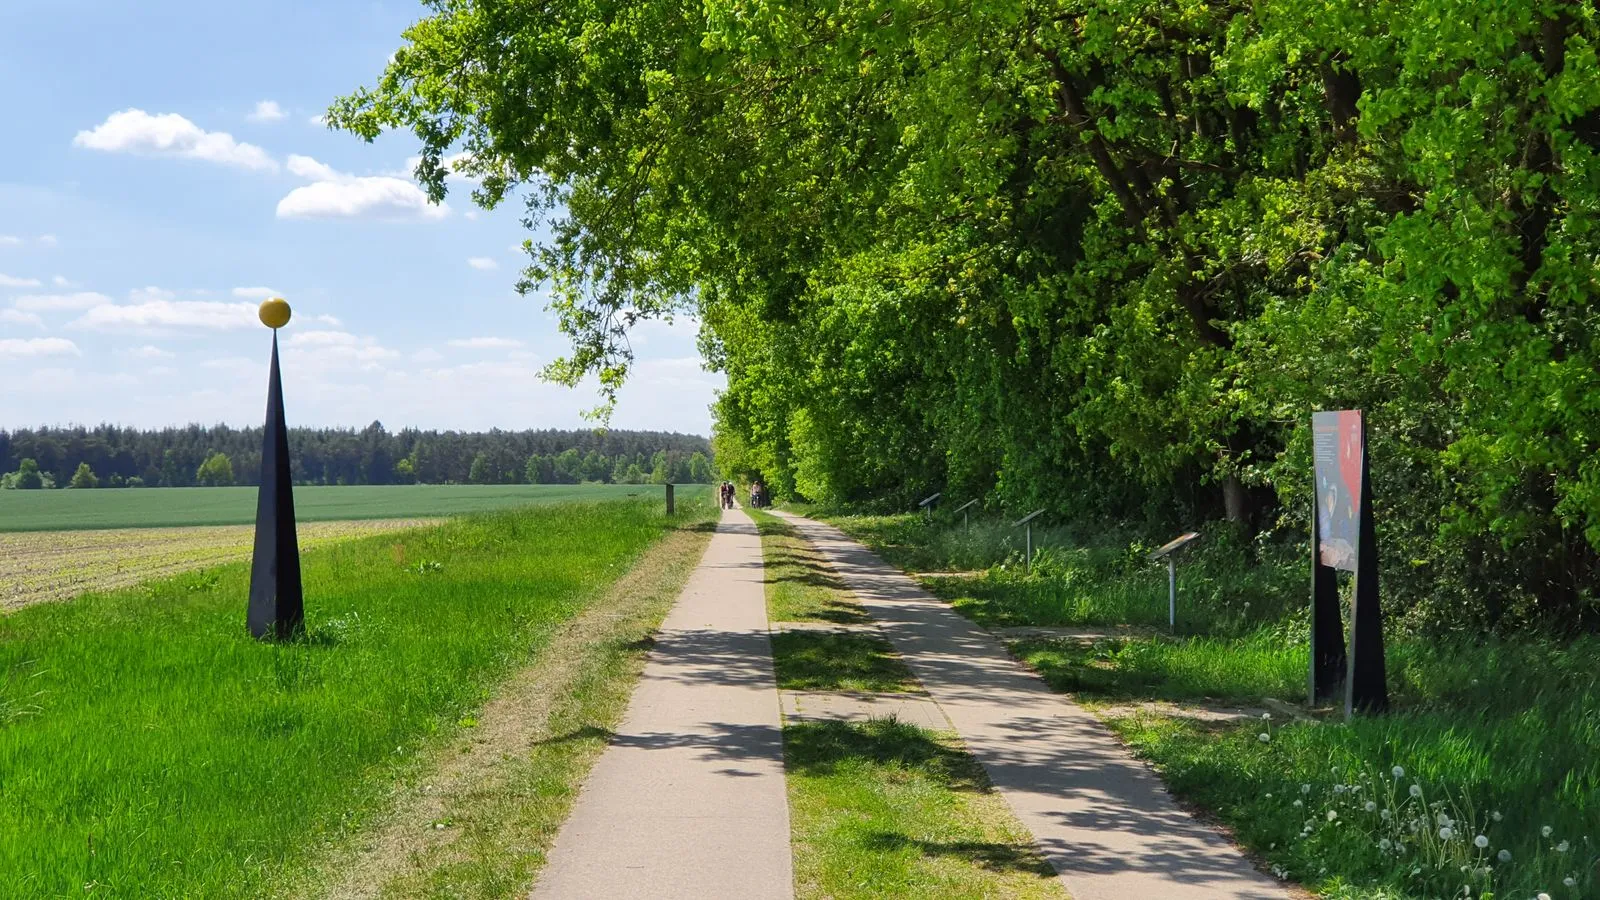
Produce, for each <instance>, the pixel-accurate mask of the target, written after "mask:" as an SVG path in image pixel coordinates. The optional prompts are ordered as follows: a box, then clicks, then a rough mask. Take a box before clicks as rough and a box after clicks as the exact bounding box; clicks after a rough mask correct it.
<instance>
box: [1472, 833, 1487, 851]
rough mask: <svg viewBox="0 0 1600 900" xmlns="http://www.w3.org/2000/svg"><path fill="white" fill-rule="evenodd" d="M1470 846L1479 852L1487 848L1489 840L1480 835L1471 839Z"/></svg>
mask: <svg viewBox="0 0 1600 900" xmlns="http://www.w3.org/2000/svg"><path fill="white" fill-rule="evenodd" d="M1472 845H1473V846H1474V847H1477V848H1478V849H1479V850H1482V849H1484V848H1485V847H1488V846H1489V838H1488V837H1486V836H1484V835H1481V834H1480V835H1478V836H1477V837H1475V838H1473V839H1472Z"/></svg>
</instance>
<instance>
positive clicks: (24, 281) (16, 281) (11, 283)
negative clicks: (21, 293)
mask: <svg viewBox="0 0 1600 900" xmlns="http://www.w3.org/2000/svg"><path fill="white" fill-rule="evenodd" d="M38 286H39V279H37V278H14V277H12V276H10V275H7V274H5V273H3V272H0V287H38Z"/></svg>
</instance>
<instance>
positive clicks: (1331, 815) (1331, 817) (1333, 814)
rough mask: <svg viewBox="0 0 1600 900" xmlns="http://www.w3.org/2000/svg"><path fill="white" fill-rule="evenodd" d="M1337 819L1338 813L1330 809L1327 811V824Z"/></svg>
mask: <svg viewBox="0 0 1600 900" xmlns="http://www.w3.org/2000/svg"><path fill="white" fill-rule="evenodd" d="M1337 818H1339V814H1338V813H1336V812H1334V811H1333V810H1331V809H1330V810H1328V821H1329V822H1332V821H1333V820H1334V819H1337Z"/></svg>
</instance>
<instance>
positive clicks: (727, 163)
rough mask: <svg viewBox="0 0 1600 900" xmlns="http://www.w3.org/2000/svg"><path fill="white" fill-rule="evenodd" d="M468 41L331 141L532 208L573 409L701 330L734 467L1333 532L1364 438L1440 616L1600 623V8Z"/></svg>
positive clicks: (423, 60)
mask: <svg viewBox="0 0 1600 900" xmlns="http://www.w3.org/2000/svg"><path fill="white" fill-rule="evenodd" d="M434 9H435V12H434V14H433V15H431V16H429V17H428V18H425V19H423V20H422V21H420V22H418V23H417V24H415V25H413V26H412V27H411V28H409V29H408V30H407V32H406V33H405V40H406V42H407V45H406V46H405V47H403V48H401V50H400V52H398V53H396V54H395V56H394V57H393V58H392V61H391V62H390V63H389V64H388V66H387V68H386V70H385V71H384V73H383V75H382V76H381V78H380V80H379V81H378V83H377V84H376V86H375V87H374V88H373V89H370V90H363V91H358V92H357V93H356V94H354V95H352V96H351V97H348V98H346V99H344V100H341V101H339V102H338V103H337V104H336V106H335V108H334V109H333V110H332V111H331V119H332V121H333V122H334V123H335V124H336V125H340V126H342V127H345V128H348V129H350V130H352V131H353V132H355V133H357V134H359V135H361V136H363V137H366V138H368V139H373V138H375V137H376V136H377V135H378V134H380V133H382V132H383V131H385V130H388V129H390V128H401V129H408V130H410V131H412V132H413V133H414V134H415V135H416V136H417V137H418V139H419V140H420V141H421V144H422V147H421V157H422V163H421V165H420V166H419V175H420V177H421V178H422V180H423V182H424V183H425V185H426V186H427V188H428V190H429V192H430V194H431V195H432V196H434V197H435V198H436V199H437V198H440V197H442V196H444V194H445V192H446V187H447V184H446V175H447V173H446V171H445V166H444V165H443V161H444V159H445V158H446V156H447V155H448V154H451V153H453V152H454V151H455V150H456V149H457V148H458V147H461V146H466V147H468V148H470V152H469V158H468V160H467V162H466V163H465V165H464V168H466V169H467V170H468V172H469V174H472V175H475V176H478V177H479V178H480V179H481V185H482V187H481V189H480V190H479V191H478V193H477V196H478V198H479V199H480V200H481V201H482V202H484V203H486V204H489V205H493V204H494V203H496V202H498V201H500V200H501V199H503V198H504V197H505V196H507V195H508V193H509V192H511V191H512V189H513V188H515V187H517V186H520V185H531V186H532V188H531V194H532V201H531V202H532V205H533V207H534V213H535V215H534V216H533V217H532V218H534V219H538V220H540V221H539V223H538V224H539V227H540V228H541V229H542V231H541V234H542V235H544V236H543V237H542V238H541V244H540V245H539V246H538V247H536V248H535V249H534V253H533V256H532V258H531V259H530V268H529V272H528V277H527V280H526V281H525V282H524V283H523V287H524V289H527V290H533V289H535V288H543V287H545V286H549V287H550V288H551V290H552V291H553V297H554V299H553V302H552V309H553V310H554V311H555V312H556V314H557V315H558V317H559V320H560V323H561V327H562V328H563V329H564V330H565V331H566V332H567V334H568V335H569V336H570V338H571V340H572V350H571V352H570V353H569V354H568V355H567V357H566V358H564V359H563V360H561V361H558V362H557V363H556V364H555V365H553V366H552V367H551V368H550V369H549V371H548V374H549V375H550V376H552V377H554V378H556V379H558V380H561V381H564V382H567V383H576V382H578V381H580V380H582V379H584V378H585V377H588V376H595V377H597V378H598V380H599V383H600V385H601V387H602V390H603V392H605V393H606V394H607V395H608V396H609V395H612V394H614V391H615V390H616V388H617V387H618V386H619V385H620V384H621V383H622V381H623V379H624V378H625V377H626V375H627V372H628V368H629V366H630V364H631V362H632V356H631V352H630V350H629V347H630V344H629V342H628V340H627V331H628V328H629V327H630V326H631V325H632V324H634V323H636V322H638V321H640V320H641V319H648V318H652V317H654V318H662V317H668V316H671V315H674V314H677V313H682V312H685V311H692V312H694V313H696V314H697V315H698V317H699V318H700V320H701V321H702V323H703V331H702V335H701V343H702V346H703V347H704V349H705V351H706V356H707V359H708V361H709V362H710V364H711V365H713V366H714V367H716V368H718V369H720V370H721V371H723V372H724V373H725V374H726V376H727V385H728V386H727V389H726V390H725V391H724V392H723V393H722V394H721V395H720V396H719V398H718V400H717V403H716V406H715V410H714V414H715V417H716V429H717V433H716V435H715V437H716V450H717V454H716V458H717V464H718V465H719V467H722V468H723V469H724V471H728V472H733V473H738V472H744V473H752V474H754V473H760V474H761V476H762V477H763V479H764V480H765V481H766V483H767V484H768V485H769V487H771V488H772V490H773V491H774V492H775V493H776V494H778V495H779V496H786V495H793V494H796V493H803V494H806V495H810V496H813V497H817V498H821V499H828V500H834V501H841V502H851V501H873V502H879V503H900V504H904V503H906V502H907V501H909V500H910V499H912V498H915V497H916V496H918V495H924V494H925V493H929V492H931V491H932V490H947V491H951V492H953V493H961V494H964V495H969V496H976V495H980V494H988V495H992V496H993V498H994V499H995V500H997V501H998V502H1000V503H1001V504H1003V505H1008V506H1013V507H1023V506H1033V505H1051V506H1053V507H1055V508H1060V509H1069V510H1085V511H1089V510H1093V511H1095V512H1094V514H1095V515H1108V516H1119V517H1124V518H1133V519H1137V520H1139V521H1145V522H1149V523H1151V525H1152V528H1157V527H1169V526H1171V525H1174V524H1176V523H1178V522H1180V521H1181V522H1185V523H1187V522H1194V521H1198V520H1204V519H1211V518H1224V517H1226V518H1230V519H1233V520H1235V521H1236V522H1238V523H1239V524H1240V525H1241V526H1243V527H1245V528H1247V529H1248V528H1254V527H1259V526H1261V525H1263V524H1270V523H1275V522H1282V523H1283V524H1285V525H1290V526H1294V527H1295V528H1297V529H1298V528H1303V527H1304V526H1305V525H1306V524H1307V523H1306V521H1305V513H1304V510H1305V509H1306V508H1307V506H1308V504H1307V502H1306V500H1307V497H1306V491H1307V485H1308V484H1309V482H1310V464H1311V463H1310V460H1311V454H1310V440H1309V434H1308V420H1309V414H1310V412H1311V411H1312V410H1314V409H1327V408H1344V407H1359V408H1362V409H1364V410H1366V411H1367V413H1368V415H1369V419H1370V421H1371V423H1372V429H1371V436H1370V443H1371V448H1370V449H1371V453H1372V456H1373V458H1374V459H1375V460H1377V459H1381V460H1383V463H1382V465H1381V466H1380V468H1379V469H1378V471H1377V472H1376V473H1375V483H1374V485H1373V487H1374V490H1373V497H1374V501H1375V503H1377V504H1378V520H1379V521H1380V522H1381V523H1383V524H1382V525H1381V526H1380V527H1381V528H1382V529H1383V534H1382V539H1383V544H1382V545H1383V547H1384V548H1385V550H1384V553H1385V554H1386V559H1385V562H1384V569H1385V571H1386V572H1388V573H1391V574H1389V575H1386V579H1387V580H1386V585H1387V588H1386V589H1389V590H1392V593H1393V595H1394V597H1395V599H1396V600H1397V601H1398V602H1397V604H1396V608H1397V609H1399V610H1400V611H1401V612H1405V611H1407V610H1409V609H1412V608H1418V607H1419V605H1420V604H1422V603H1423V602H1424V601H1425V600H1426V599H1427V598H1428V597H1430V596H1436V595H1443V594H1448V595H1450V596H1452V597H1456V598H1467V599H1468V600H1470V601H1471V602H1470V603H1466V604H1458V606H1459V607H1460V608H1462V609H1463V610H1464V609H1468V608H1470V610H1472V613H1471V614H1470V615H1468V614H1467V613H1465V612H1462V613H1461V614H1442V613H1441V614H1439V615H1437V616H1435V617H1434V618H1435V619H1436V620H1437V621H1438V622H1439V623H1440V624H1441V625H1442V626H1448V627H1462V625H1463V624H1464V623H1466V622H1468V621H1469V620H1470V622H1471V623H1473V624H1477V625H1481V626H1484V627H1492V626H1494V625H1496V624H1498V623H1500V622H1502V621H1510V622H1516V621H1524V620H1528V619H1531V618H1534V617H1537V616H1549V617H1561V618H1563V619H1565V620H1570V619H1572V618H1575V617H1577V616H1580V615H1581V616H1588V617H1589V621H1590V622H1596V621H1600V613H1597V612H1596V611H1595V610H1596V607H1595V606H1594V605H1593V603H1592V597H1593V588H1592V578H1591V577H1590V576H1591V575H1592V573H1593V572H1595V571H1600V443H1597V438H1596V435H1600V399H1597V398H1600V375H1597V373H1600V338H1597V336H1600V282H1597V281H1596V280H1595V279H1594V278H1593V275H1592V270H1593V266H1592V265H1591V261H1592V260H1594V259H1597V258H1600V229H1597V228H1595V227H1593V218H1594V213H1593V210H1594V209H1595V208H1596V201H1597V200H1600V196H1597V195H1600V61H1597V60H1600V17H1597V16H1596V15H1594V12H1593V9H1592V6H1591V5H1589V4H1582V3H1577V2H1571V0H1549V2H1546V0H1541V2H1537V3H1535V2H1533V0H1510V2H1505V3H1496V4H1465V5H1463V4H1459V3H1454V2H1447V0H1421V2H1420V4H1419V3H1415V2H1413V3H1400V2H1398V0H1378V2H1365V0H1362V2H1357V0H1331V2H1329V3H1324V4H1319V5H1316V6H1314V7H1312V6H1307V5H1306V4H1303V3H1295V2H1290V0H1263V2H1260V3H1252V4H1198V5H1195V4H1190V5H1181V4H1178V5H1175V4H1171V3H1156V2H1150V0H1086V2H1082V3H1075V4H1061V3H1058V2H1044V0H1016V2H1011V3H1004V4H978V5H973V4H962V3H954V2H950V0H932V2H928V3H922V4H917V5H914V6H905V5H901V6H895V5H892V4H891V5H888V6H885V5H884V4H882V3H877V2H872V3H868V2H862V0H845V2H843V3H831V4H817V3H811V2H807V0H800V2H795V3H782V4H766V5H758V6H754V7H745V6H734V5H730V4H726V3H723V2H720V0H715V2H712V3H708V4H703V5H700V6H685V5H683V4H681V3H675V2H667V0H641V2H637V3H631V4H626V5H620V6H619V5H599V6H589V7H582V8H573V7H570V6H565V5H557V6H551V5H545V6H541V5H537V4H531V5H512V6H506V5H503V4H490V3H487V2H484V0H461V2H458V3H449V4H438V5H436V6H435V7H434ZM1441 23H1443V24H1441ZM507 48H515V50H514V52H513V51H510V50H508V49H507ZM463 72H467V73H472V77H462V76H461V73H463ZM531 86H537V88H536V89H535V88H532V87H531ZM573 148H581V152H574V151H573ZM625 452H626V453H628V455H630V456H631V455H632V452H633V451H632V448H630V449H629V450H628V451H625ZM630 465H637V466H639V467H640V468H641V469H642V468H644V466H643V465H641V464H639V463H637V462H635V463H631V464H630ZM651 468H652V473H651V474H652V475H654V474H655V473H654V471H653V469H654V467H653V466H652V467H651ZM564 471H570V469H567V470H564ZM1085 515H1089V513H1087V512H1086V513H1085ZM1440 608H1441V609H1444V608H1448V604H1443V605H1441V606H1440Z"/></svg>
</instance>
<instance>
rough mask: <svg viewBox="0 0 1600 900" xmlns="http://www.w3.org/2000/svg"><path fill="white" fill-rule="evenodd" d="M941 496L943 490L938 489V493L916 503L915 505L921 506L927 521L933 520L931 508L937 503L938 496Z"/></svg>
mask: <svg viewBox="0 0 1600 900" xmlns="http://www.w3.org/2000/svg"><path fill="white" fill-rule="evenodd" d="M943 496H944V492H943V491H940V492H939V493H937V494H934V495H933V496H932V497H928V498H926V499H924V500H923V501H922V502H920V503H918V504H917V506H919V507H921V508H922V511H923V513H925V514H926V515H927V517H928V521H929V522H932V521H933V508H934V507H935V506H937V505H938V504H939V498H940V497H943Z"/></svg>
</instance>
